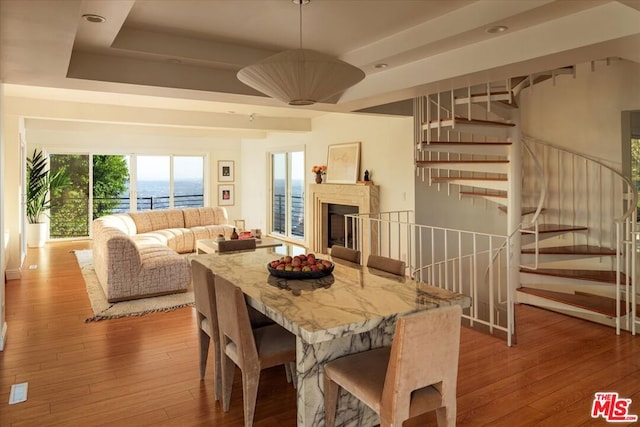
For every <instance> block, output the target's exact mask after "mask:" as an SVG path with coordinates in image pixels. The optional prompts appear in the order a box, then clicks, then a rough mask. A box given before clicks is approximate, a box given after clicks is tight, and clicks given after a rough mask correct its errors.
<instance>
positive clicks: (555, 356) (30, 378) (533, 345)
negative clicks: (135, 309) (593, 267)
mask: <svg viewBox="0 0 640 427" xmlns="http://www.w3.org/2000/svg"><path fill="white" fill-rule="evenodd" d="M87 246H88V245H87V243H85V242H75V243H65V244H55V245H49V246H47V247H46V248H44V249H35V250H29V254H28V258H27V260H26V264H25V265H30V264H37V265H38V269H37V270H27V269H25V271H24V273H23V279H22V280H20V281H11V282H9V283H8V284H7V285H6V309H7V319H6V320H7V322H8V325H9V330H8V339H7V343H6V347H5V350H4V352H2V353H0V426H45V425H64V426H75V425H78V426H80V425H82V426H88V425H91V426H99V425H111V426H113V425H118V426H142V425H154V426H163V425H167V426H198V425H217V426H232V427H235V426H242V423H243V415H242V393H241V390H242V389H241V385H240V384H239V376H238V375H237V376H236V384H235V386H234V393H233V402H232V408H231V411H230V412H228V413H223V412H222V409H221V407H220V404H219V403H214V401H213V395H212V382H211V377H210V376H209V377H208V379H207V380H206V381H204V382H202V381H200V379H199V374H198V350H197V335H196V329H195V325H194V315H193V309H192V308H183V309H180V310H176V311H174V312H170V313H156V314H150V315H146V316H143V317H132V318H124V319H116V320H105V321H100V322H93V323H84V319H85V318H87V317H89V316H91V308H90V305H89V300H88V298H87V296H86V292H85V289H84V283H83V280H82V276H81V274H80V271H79V269H78V266H77V263H76V260H75V256H74V255H73V253H71V252H70V251H71V250H72V249H83V248H86V247H87ZM517 325H518V328H519V333H518V344H517V345H516V346H514V347H512V348H508V347H507V346H506V344H505V343H504V341H502V340H499V339H496V338H493V337H490V336H487V335H484V334H482V333H479V332H476V331H473V330H470V329H467V328H463V331H462V338H461V352H460V367H459V381H458V425H460V426H485V425H486V426H509V427H515V426H529V425H531V426H533V425H536V426H539V425H548V426H574V425H575V426H578V425H606V423H605V422H604V420H602V419H597V420H594V419H592V418H591V417H590V410H591V404H592V401H593V394H594V392H596V391H617V392H618V393H619V394H620V396H621V397H625V398H631V399H632V400H633V403H632V404H631V411H630V412H631V413H633V414H640V337H632V336H631V335H630V334H629V333H626V332H623V333H622V335H620V336H616V335H615V333H614V331H613V330H612V329H610V328H607V327H604V326H600V325H595V324H592V323H589V322H585V321H581V320H577V319H573V318H570V317H565V316H562V315H559V314H554V313H550V312H546V311H544V310H540V309H537V308H533V307H528V306H520V307H519V308H518V309H517ZM209 373H210V372H209ZM25 381H27V382H29V399H28V400H27V402H25V403H20V404H16V405H8V404H7V402H8V398H9V390H10V386H11V384H14V383H20V382H25ZM295 409H296V408H295V391H294V390H293V388H292V387H291V386H290V385H289V384H287V383H286V381H285V375H284V371H283V370H281V369H275V368H274V369H271V370H267V371H265V372H264V373H263V377H262V379H261V382H260V388H259V392H258V405H257V408H256V416H255V425H256V426H263V427H271V426H274V427H275V426H284V427H286V426H294V425H295ZM406 425H411V426H416V425H429V426H433V425H436V423H435V417H434V416H432V415H429V416H427V417H423V418H422V419H419V420H411V421H409V422H408V423H406ZM622 425H624V424H622Z"/></svg>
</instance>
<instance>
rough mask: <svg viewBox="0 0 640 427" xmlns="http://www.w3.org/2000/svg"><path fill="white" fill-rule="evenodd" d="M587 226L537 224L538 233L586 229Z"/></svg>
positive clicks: (532, 229) (528, 229) (529, 229)
mask: <svg viewBox="0 0 640 427" xmlns="http://www.w3.org/2000/svg"><path fill="white" fill-rule="evenodd" d="M588 229H589V228H588V227H582V226H576V225H566V224H540V225H539V226H538V232H539V233H563V232H569V231H584V230H588ZM534 230H535V229H534V228H527V229H526V231H534Z"/></svg>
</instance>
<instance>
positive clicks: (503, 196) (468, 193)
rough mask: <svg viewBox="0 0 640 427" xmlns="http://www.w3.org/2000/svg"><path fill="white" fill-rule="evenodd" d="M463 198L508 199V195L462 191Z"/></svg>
mask: <svg viewBox="0 0 640 427" xmlns="http://www.w3.org/2000/svg"><path fill="white" fill-rule="evenodd" d="M458 194H461V195H463V196H477V197H498V198H500V199H506V198H507V194H506V193H476V192H475V191H460V193H458Z"/></svg>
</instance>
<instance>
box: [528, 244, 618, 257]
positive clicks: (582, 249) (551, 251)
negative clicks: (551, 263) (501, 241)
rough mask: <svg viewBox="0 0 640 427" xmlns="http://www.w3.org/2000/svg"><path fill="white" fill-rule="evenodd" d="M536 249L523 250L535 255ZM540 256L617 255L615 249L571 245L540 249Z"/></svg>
mask: <svg viewBox="0 0 640 427" xmlns="http://www.w3.org/2000/svg"><path fill="white" fill-rule="evenodd" d="M535 252H536V251H535V249H533V248H532V249H523V250H522V253H523V254H534V253H535ZM538 253H539V254H545V255H595V256H597V255H603V256H611V255H615V254H616V250H615V249H611V248H603V247H600V246H593V245H570V246H553V247H548V248H539V249H538Z"/></svg>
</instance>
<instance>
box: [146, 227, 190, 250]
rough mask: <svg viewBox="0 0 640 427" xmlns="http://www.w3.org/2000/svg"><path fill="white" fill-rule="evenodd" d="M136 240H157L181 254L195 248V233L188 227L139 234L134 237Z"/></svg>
mask: <svg viewBox="0 0 640 427" xmlns="http://www.w3.org/2000/svg"><path fill="white" fill-rule="evenodd" d="M134 240H135V241H136V242H140V243H143V242H152V241H153V242H156V243H158V244H161V245H164V246H167V247H168V248H169V249H172V250H174V251H176V252H178V253H180V254H183V253H187V252H193V251H194V250H195V245H196V244H195V234H194V233H193V231H191V230H190V229H188V228H168V229H165V230H155V231H150V232H148V233H142V234H138V235H137V236H135V237H134Z"/></svg>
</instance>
